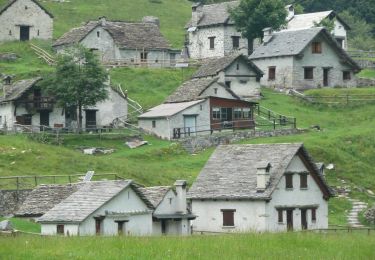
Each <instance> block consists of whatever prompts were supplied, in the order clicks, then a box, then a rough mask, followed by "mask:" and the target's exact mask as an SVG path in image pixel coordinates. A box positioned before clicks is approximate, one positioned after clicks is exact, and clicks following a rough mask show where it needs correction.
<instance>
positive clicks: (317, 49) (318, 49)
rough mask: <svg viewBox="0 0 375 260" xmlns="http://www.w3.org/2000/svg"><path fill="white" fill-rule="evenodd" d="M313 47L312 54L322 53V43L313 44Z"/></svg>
mask: <svg viewBox="0 0 375 260" xmlns="http://www.w3.org/2000/svg"><path fill="white" fill-rule="evenodd" d="M311 46H312V53H322V43H321V42H313V43H312V45H311Z"/></svg>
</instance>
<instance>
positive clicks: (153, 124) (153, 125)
mask: <svg viewBox="0 0 375 260" xmlns="http://www.w3.org/2000/svg"><path fill="white" fill-rule="evenodd" d="M155 127H156V121H155V120H153V121H152V128H155Z"/></svg>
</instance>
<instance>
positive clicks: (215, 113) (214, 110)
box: [212, 107, 220, 119]
mask: <svg viewBox="0 0 375 260" xmlns="http://www.w3.org/2000/svg"><path fill="white" fill-rule="evenodd" d="M212 118H213V119H220V108H218V107H214V108H212Z"/></svg>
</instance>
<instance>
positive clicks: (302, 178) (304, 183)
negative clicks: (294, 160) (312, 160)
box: [300, 174, 307, 189]
mask: <svg viewBox="0 0 375 260" xmlns="http://www.w3.org/2000/svg"><path fill="white" fill-rule="evenodd" d="M300 188H302V189H306V188H307V174H300Z"/></svg>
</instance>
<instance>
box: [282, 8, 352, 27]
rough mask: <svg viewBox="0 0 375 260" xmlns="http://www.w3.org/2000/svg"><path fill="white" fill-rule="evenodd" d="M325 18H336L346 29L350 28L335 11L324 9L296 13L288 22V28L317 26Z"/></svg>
mask: <svg viewBox="0 0 375 260" xmlns="http://www.w3.org/2000/svg"><path fill="white" fill-rule="evenodd" d="M325 18H330V19H333V18H336V19H337V20H339V21H340V22H341V23H342V24H343V25H344V27H345V29H347V30H350V27H349V25H348V24H346V23H345V22H344V21H343V20H342V19H341V18H340V17H339V16H338V15H337V14H336V13H335V12H334V11H332V10H330V11H323V12H315V13H307V14H297V15H294V16H293V18H292V19H291V20H289V22H288V29H305V28H312V27H315V24H316V23H318V24H319V23H320V22H322V21H323V20H324V19H325Z"/></svg>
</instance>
